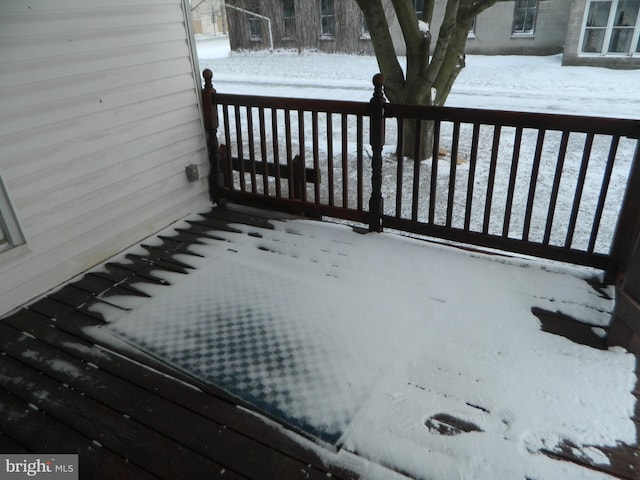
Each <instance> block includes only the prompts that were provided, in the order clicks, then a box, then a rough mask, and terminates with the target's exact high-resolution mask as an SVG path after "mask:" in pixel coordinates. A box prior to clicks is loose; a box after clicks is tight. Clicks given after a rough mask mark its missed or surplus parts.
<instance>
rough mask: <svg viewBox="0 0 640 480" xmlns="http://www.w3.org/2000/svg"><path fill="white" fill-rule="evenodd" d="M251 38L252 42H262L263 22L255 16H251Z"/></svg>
mask: <svg viewBox="0 0 640 480" xmlns="http://www.w3.org/2000/svg"><path fill="white" fill-rule="evenodd" d="M249 36H250V37H251V41H254V42H257V41H260V40H262V20H261V19H260V17H256V16H255V15H249Z"/></svg>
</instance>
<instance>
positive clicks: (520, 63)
mask: <svg viewBox="0 0 640 480" xmlns="http://www.w3.org/2000/svg"><path fill="white" fill-rule="evenodd" d="M197 47H198V56H199V59H200V70H203V69H204V68H210V69H211V70H212V71H213V79H214V86H215V87H216V88H217V89H218V90H219V91H220V92H223V93H245V94H250V95H282V96H290V97H307V98H328V99H334V100H356V101H368V100H369V99H370V98H371V93H372V91H371V89H372V86H371V79H372V78H373V75H375V74H376V73H378V71H379V70H378V65H377V63H376V59H375V57H371V56H360V55H328V54H322V53H314V52H303V53H302V54H298V53H297V52H291V51H276V52H273V53H269V52H265V51H261V52H246V53H238V52H233V53H231V52H230V51H229V46H228V44H227V43H226V42H225V39H224V37H220V38H216V39H212V40H207V41H202V42H198V43H197ZM561 62H562V57H561V56H560V55H552V56H545V57H531V56H483V55H469V56H467V59H466V64H467V66H466V68H465V69H464V70H462V72H461V73H460V76H459V77H458V79H457V80H456V83H455V84H454V86H453V89H452V91H451V94H450V96H449V98H448V100H447V106H450V107H467V108H489V109H495V110H516V111H527V112H547V113H565V114H575V115H592V116H603V117H618V118H632V119H638V120H640V88H638V85H640V70H611V69H607V68H596V67H563V66H562V65H561Z"/></svg>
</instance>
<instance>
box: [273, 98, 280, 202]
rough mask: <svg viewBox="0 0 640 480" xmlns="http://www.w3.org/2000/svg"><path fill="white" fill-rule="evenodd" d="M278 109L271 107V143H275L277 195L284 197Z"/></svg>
mask: <svg viewBox="0 0 640 480" xmlns="http://www.w3.org/2000/svg"><path fill="white" fill-rule="evenodd" d="M279 138H280V135H279V134H278V111H277V110H276V109H275V108H272V109H271V143H272V144H273V166H274V168H275V172H274V173H275V175H276V197H277V198H282V185H281V183H282V182H281V176H280V149H279V145H278V139H279Z"/></svg>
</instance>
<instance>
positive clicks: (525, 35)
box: [511, 1, 540, 38]
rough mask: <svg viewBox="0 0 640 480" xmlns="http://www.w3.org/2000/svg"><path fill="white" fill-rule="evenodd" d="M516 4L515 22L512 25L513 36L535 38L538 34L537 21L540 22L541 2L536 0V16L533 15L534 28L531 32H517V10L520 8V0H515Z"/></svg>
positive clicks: (514, 9) (514, 10)
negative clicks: (518, 0)
mask: <svg viewBox="0 0 640 480" xmlns="http://www.w3.org/2000/svg"><path fill="white" fill-rule="evenodd" d="M514 3H515V5H514V7H513V23H512V25H511V38H525V37H526V38H534V37H535V36H536V27H537V23H538V13H539V9H540V2H539V1H536V13H535V16H534V17H533V28H532V29H531V31H530V32H516V31H515V26H516V10H517V8H518V5H517V4H518V2H517V1H516V2H514Z"/></svg>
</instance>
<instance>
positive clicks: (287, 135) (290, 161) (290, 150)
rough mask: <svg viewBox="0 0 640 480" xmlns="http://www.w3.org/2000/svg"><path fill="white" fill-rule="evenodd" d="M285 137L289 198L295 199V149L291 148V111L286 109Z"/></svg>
mask: <svg viewBox="0 0 640 480" xmlns="http://www.w3.org/2000/svg"><path fill="white" fill-rule="evenodd" d="M284 130H285V131H284V135H285V149H286V151H287V170H288V172H289V178H288V179H287V184H288V186H289V198H290V199H293V198H295V189H294V186H293V185H294V183H293V148H292V147H291V110H289V109H288V108H286V109H285V110H284Z"/></svg>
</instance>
